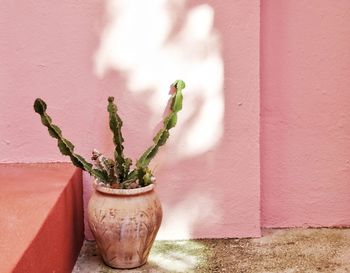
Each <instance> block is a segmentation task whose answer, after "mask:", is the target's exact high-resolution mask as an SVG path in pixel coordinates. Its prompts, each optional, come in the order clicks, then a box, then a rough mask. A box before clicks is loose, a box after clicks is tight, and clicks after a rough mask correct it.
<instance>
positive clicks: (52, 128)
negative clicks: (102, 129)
mask: <svg viewBox="0 0 350 273" xmlns="http://www.w3.org/2000/svg"><path fill="white" fill-rule="evenodd" d="M172 86H173V88H174V90H175V92H174V93H173V94H172V96H171V97H170V99H169V113H168V115H167V116H166V117H165V118H164V120H163V127H162V128H161V129H160V130H159V131H158V132H157V134H156V135H155V136H154V138H153V144H152V145H151V146H150V147H149V148H148V149H147V150H146V151H145V152H144V153H143V154H142V155H141V156H140V158H139V159H138V160H137V162H136V166H135V168H134V169H133V170H130V169H131V167H132V160H131V159H130V158H127V157H125V156H124V146H123V142H124V139H123V136H122V132H121V128H122V125H123V122H122V120H121V118H120V117H119V115H118V108H117V105H116V104H115V103H114V97H109V98H108V107H107V110H108V113H109V127H110V129H111V131H112V133H113V143H114V145H115V150H114V158H113V159H111V158H107V157H105V156H104V155H103V154H101V153H100V152H98V151H97V150H96V149H95V150H93V152H92V157H91V159H92V160H93V164H92V163H90V162H88V161H87V160H86V159H84V158H83V157H82V156H81V155H79V154H76V153H75V152H74V145H73V144H72V143H71V142H70V141H69V140H68V139H66V138H64V137H63V135H62V130H61V129H60V128H59V127H58V126H57V125H55V124H53V123H52V119H51V117H50V116H49V115H48V114H47V113H46V110H47V105H46V103H45V102H44V101H43V100H42V99H40V98H37V99H36V100H35V102H34V110H35V112H36V113H38V114H39V115H40V117H41V122H42V124H43V125H44V126H46V127H47V129H48V131H49V134H50V135H51V136H52V137H53V138H55V139H57V144H58V148H59V150H60V152H61V153H62V154H63V155H66V156H69V157H70V159H71V161H72V163H73V164H74V165H75V166H77V167H78V168H81V169H83V170H85V171H87V172H88V173H89V174H90V175H91V176H93V177H95V178H96V179H97V180H98V181H99V182H100V183H103V184H105V185H106V186H109V187H113V188H137V187H144V186H147V185H149V184H151V183H153V182H154V181H155V178H154V175H153V173H152V171H151V169H150V168H149V163H150V161H151V160H152V159H153V158H154V157H155V155H156V154H157V152H158V150H159V148H160V147H161V146H163V145H164V144H165V143H166V141H167V139H168V138H169V135H170V134H169V130H170V129H172V128H173V127H175V125H176V123H177V113H178V112H179V111H180V110H181V109H182V100H183V94H182V90H183V89H184V88H185V83H184V82H183V81H182V80H177V81H175V82H174V83H173V85H172Z"/></svg>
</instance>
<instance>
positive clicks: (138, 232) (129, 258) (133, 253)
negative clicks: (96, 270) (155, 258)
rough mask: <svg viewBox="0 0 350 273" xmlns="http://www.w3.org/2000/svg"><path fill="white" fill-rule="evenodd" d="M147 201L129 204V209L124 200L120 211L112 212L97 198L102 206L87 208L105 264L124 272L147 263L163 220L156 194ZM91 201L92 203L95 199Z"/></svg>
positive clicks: (113, 210) (116, 208)
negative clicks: (124, 269)
mask: <svg viewBox="0 0 350 273" xmlns="http://www.w3.org/2000/svg"><path fill="white" fill-rule="evenodd" d="M95 195H96V193H95ZM97 195H99V194H98V193H97ZM146 195H147V194H146ZM145 197H146V196H145ZM147 197H148V198H146V199H149V200H148V201H149V202H146V203H138V202H137V204H132V203H133V202H131V203H130V207H129V206H128V202H127V201H126V199H125V201H126V202H125V203H124V204H123V205H124V206H121V207H120V208H118V204H116V206H115V207H113V208H111V207H110V206H109V205H110V204H107V203H110V202H106V201H107V200H106V199H105V200H103V199H100V198H97V199H98V202H99V203H101V204H100V205H99V206H91V207H90V209H89V216H90V226H91V229H92V232H93V234H94V236H95V239H96V243H97V245H98V247H99V249H100V250H101V254H102V257H103V259H104V261H105V262H106V263H107V264H109V265H111V266H113V267H121V268H122V267H125V268H127V267H129V266H130V267H134V266H135V267H136V266H139V265H142V264H144V263H145V262H146V260H147V257H148V254H149V252H150V249H151V247H152V244H153V241H154V239H155V237H156V234H157V232H158V229H159V226H160V223H161V219H162V210H161V206H160V202H159V200H158V198H156V196H155V194H150V196H147ZM152 197H153V198H152ZM103 198H106V197H103ZM135 198H137V197H135ZM95 200H96V199H95ZM91 201H92V203H94V198H93V200H91ZM117 203H119V202H117ZM119 205H121V204H119Z"/></svg>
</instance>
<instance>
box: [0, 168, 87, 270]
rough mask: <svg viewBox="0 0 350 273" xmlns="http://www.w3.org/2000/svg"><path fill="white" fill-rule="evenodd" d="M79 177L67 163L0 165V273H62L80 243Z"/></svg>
mask: <svg viewBox="0 0 350 273" xmlns="http://www.w3.org/2000/svg"><path fill="white" fill-rule="evenodd" d="M81 180H82V175H81V171H80V170H77V169H76V168H75V167H73V166H72V165H71V164H68V163H54V164H51V163H50V164H0V254H1V255H0V272H1V273H9V272H14V273H47V272H55V273H60V272H62V273H66V272H67V273H68V272H71V271H72V268H73V266H74V263H75V261H76V258H77V256H78V254H79V251H80V248H81V246H82V243H83V239H84V235H83V231H84V228H83V226H84V225H83V200H82V183H81Z"/></svg>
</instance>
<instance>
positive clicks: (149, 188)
mask: <svg viewBox="0 0 350 273" xmlns="http://www.w3.org/2000/svg"><path fill="white" fill-rule="evenodd" d="M93 186H94V189H95V190H97V191H99V192H102V193H107V194H112V195H138V194H142V193H146V192H149V191H152V190H153V189H154V186H155V185H154V184H150V185H148V186H146V187H141V188H136V189H112V188H108V187H105V186H104V185H103V184H101V183H98V182H97V181H96V180H94V182H93Z"/></svg>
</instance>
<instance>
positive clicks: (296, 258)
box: [73, 228, 350, 273]
mask: <svg viewBox="0 0 350 273" xmlns="http://www.w3.org/2000/svg"><path fill="white" fill-rule="evenodd" d="M78 272H79V273H88V272H89V273H90V272H91V273H92V272H96V273H114V272H130V273H143V272H149V273H153V272H161V273H169V272H186V273H190V272H203V273H205V272H208V273H213V272H229V273H236V272H237V273H243V272H244V273H314V272H317V273H320V272H321V273H346V272H350V229H324V228H322V229H284V230H266V231H264V236H263V237H262V238H258V239H221V240H191V241H157V242H155V244H154V246H153V249H152V252H151V254H150V257H149V262H148V264H146V265H145V266H143V267H141V268H139V269H132V270H116V269H112V268H110V267H108V266H106V265H104V264H103V262H102V260H101V258H100V256H99V254H98V250H96V246H95V244H94V243H92V242H85V244H84V246H83V248H82V250H81V253H80V256H79V258H78V261H77V263H76V265H75V268H74V270H73V273H78Z"/></svg>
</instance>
